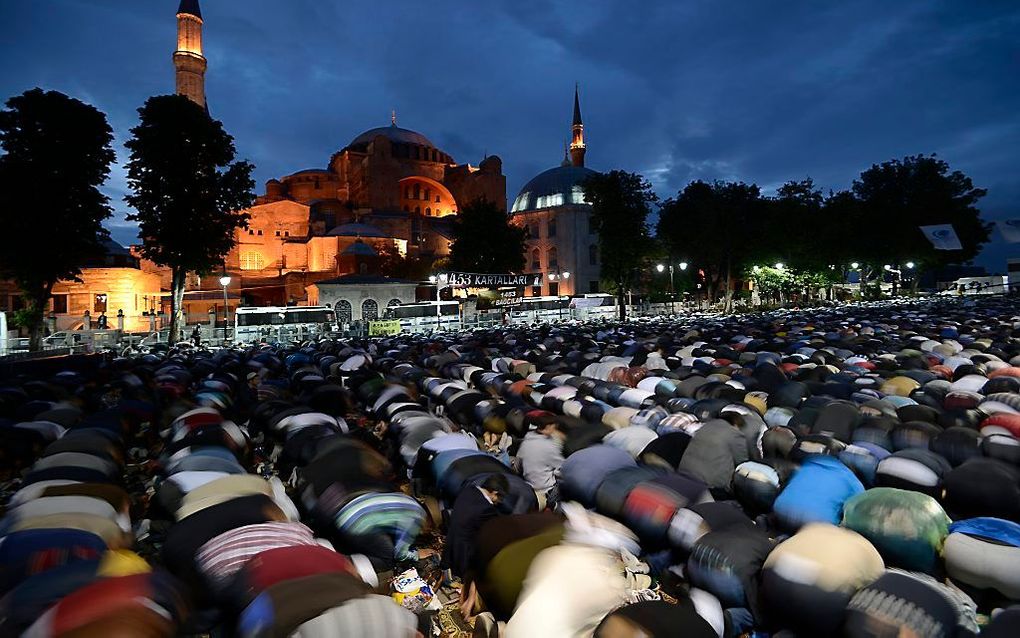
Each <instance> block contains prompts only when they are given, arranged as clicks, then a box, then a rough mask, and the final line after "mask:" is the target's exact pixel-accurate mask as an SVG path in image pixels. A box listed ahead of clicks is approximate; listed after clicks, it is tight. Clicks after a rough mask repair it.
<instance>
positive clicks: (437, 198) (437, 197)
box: [436, 195, 439, 204]
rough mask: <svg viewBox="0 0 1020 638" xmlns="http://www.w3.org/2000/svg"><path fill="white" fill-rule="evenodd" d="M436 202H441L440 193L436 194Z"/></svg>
mask: <svg viewBox="0 0 1020 638" xmlns="http://www.w3.org/2000/svg"><path fill="white" fill-rule="evenodd" d="M436 203H437V204H438V203H439V195H436Z"/></svg>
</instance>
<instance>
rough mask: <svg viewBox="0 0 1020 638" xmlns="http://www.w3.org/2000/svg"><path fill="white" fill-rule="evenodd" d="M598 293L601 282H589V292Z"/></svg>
mask: <svg viewBox="0 0 1020 638" xmlns="http://www.w3.org/2000/svg"><path fill="white" fill-rule="evenodd" d="M598 291H599V282H597V281H589V282H588V292H590V293H592V294H594V293H597V292H598Z"/></svg>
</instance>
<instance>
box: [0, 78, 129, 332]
mask: <svg viewBox="0 0 1020 638" xmlns="http://www.w3.org/2000/svg"><path fill="white" fill-rule="evenodd" d="M112 141H113V131H112V130H111V128H110V125H109V124H108V123H107V121H106V116H105V115H104V114H103V113H101V112H100V111H98V110H97V109H96V108H95V107H93V106H90V105H88V104H85V103H83V102H80V101H78V100H76V99H74V98H71V97H68V96H66V95H64V94H62V93H57V92H56V91H43V90H42V89H32V90H31V91H27V92H25V93H23V94H21V95H18V96H15V97H12V98H11V99H10V100H8V101H7V110H4V111H2V112H0V146H2V147H3V149H4V155H3V156H0V219H2V220H3V232H0V276H3V277H7V278H10V279H12V280H14V282H15V283H16V284H17V285H18V287H19V288H20V289H21V292H22V293H23V295H24V297H25V301H26V308H25V310H24V311H23V312H22V313H21V315H20V319H21V320H22V322H23V323H24V325H26V326H27V327H28V329H29V333H30V335H31V338H30V340H29V344H30V345H29V347H30V349H32V350H38V349H39V347H40V346H41V342H42V327H43V312H44V310H45V308H46V303H47V302H48V300H49V297H50V291H51V290H52V289H53V284H55V283H56V282H57V281H59V280H61V279H77V278H78V275H80V274H81V267H82V265H83V264H84V263H86V262H87V261H88V260H89V259H90V258H94V257H99V256H101V255H102V254H103V241H104V240H106V239H107V238H108V237H109V233H108V232H107V231H106V229H104V228H103V225H102V223H103V220H105V219H107V218H108V217H110V215H111V214H112V212H113V211H112V209H111V208H110V206H109V199H108V198H107V197H106V196H105V195H103V194H102V193H101V192H100V191H99V187H100V186H101V185H102V184H103V182H105V181H106V178H107V176H108V175H109V174H110V164H112V163H113V161H114V159H115V156H114V152H113V149H112V148H111V146H110V144H111V142H112Z"/></svg>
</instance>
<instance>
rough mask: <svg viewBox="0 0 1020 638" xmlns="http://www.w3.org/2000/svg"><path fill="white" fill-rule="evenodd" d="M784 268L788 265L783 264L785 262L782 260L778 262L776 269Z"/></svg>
mask: <svg viewBox="0 0 1020 638" xmlns="http://www.w3.org/2000/svg"><path fill="white" fill-rule="evenodd" d="M783 268H786V266H785V265H784V264H783V262H781V261H779V262H776V270H782V269H783Z"/></svg>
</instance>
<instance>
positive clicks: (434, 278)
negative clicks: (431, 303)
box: [429, 272, 450, 330]
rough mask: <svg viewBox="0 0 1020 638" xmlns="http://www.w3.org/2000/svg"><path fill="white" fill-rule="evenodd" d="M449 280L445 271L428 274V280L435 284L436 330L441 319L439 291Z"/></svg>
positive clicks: (440, 323)
mask: <svg viewBox="0 0 1020 638" xmlns="http://www.w3.org/2000/svg"><path fill="white" fill-rule="evenodd" d="M449 280H450V276H449V275H448V274H446V273H445V272H441V273H439V274H438V275H429V281H430V282H432V283H434V284H435V285H436V330H439V328H440V326H441V325H442V321H443V312H442V306H441V305H440V303H439V302H440V299H439V293H440V292H441V291H442V290H443V288H446V287H447V286H446V282H448V281H449Z"/></svg>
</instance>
